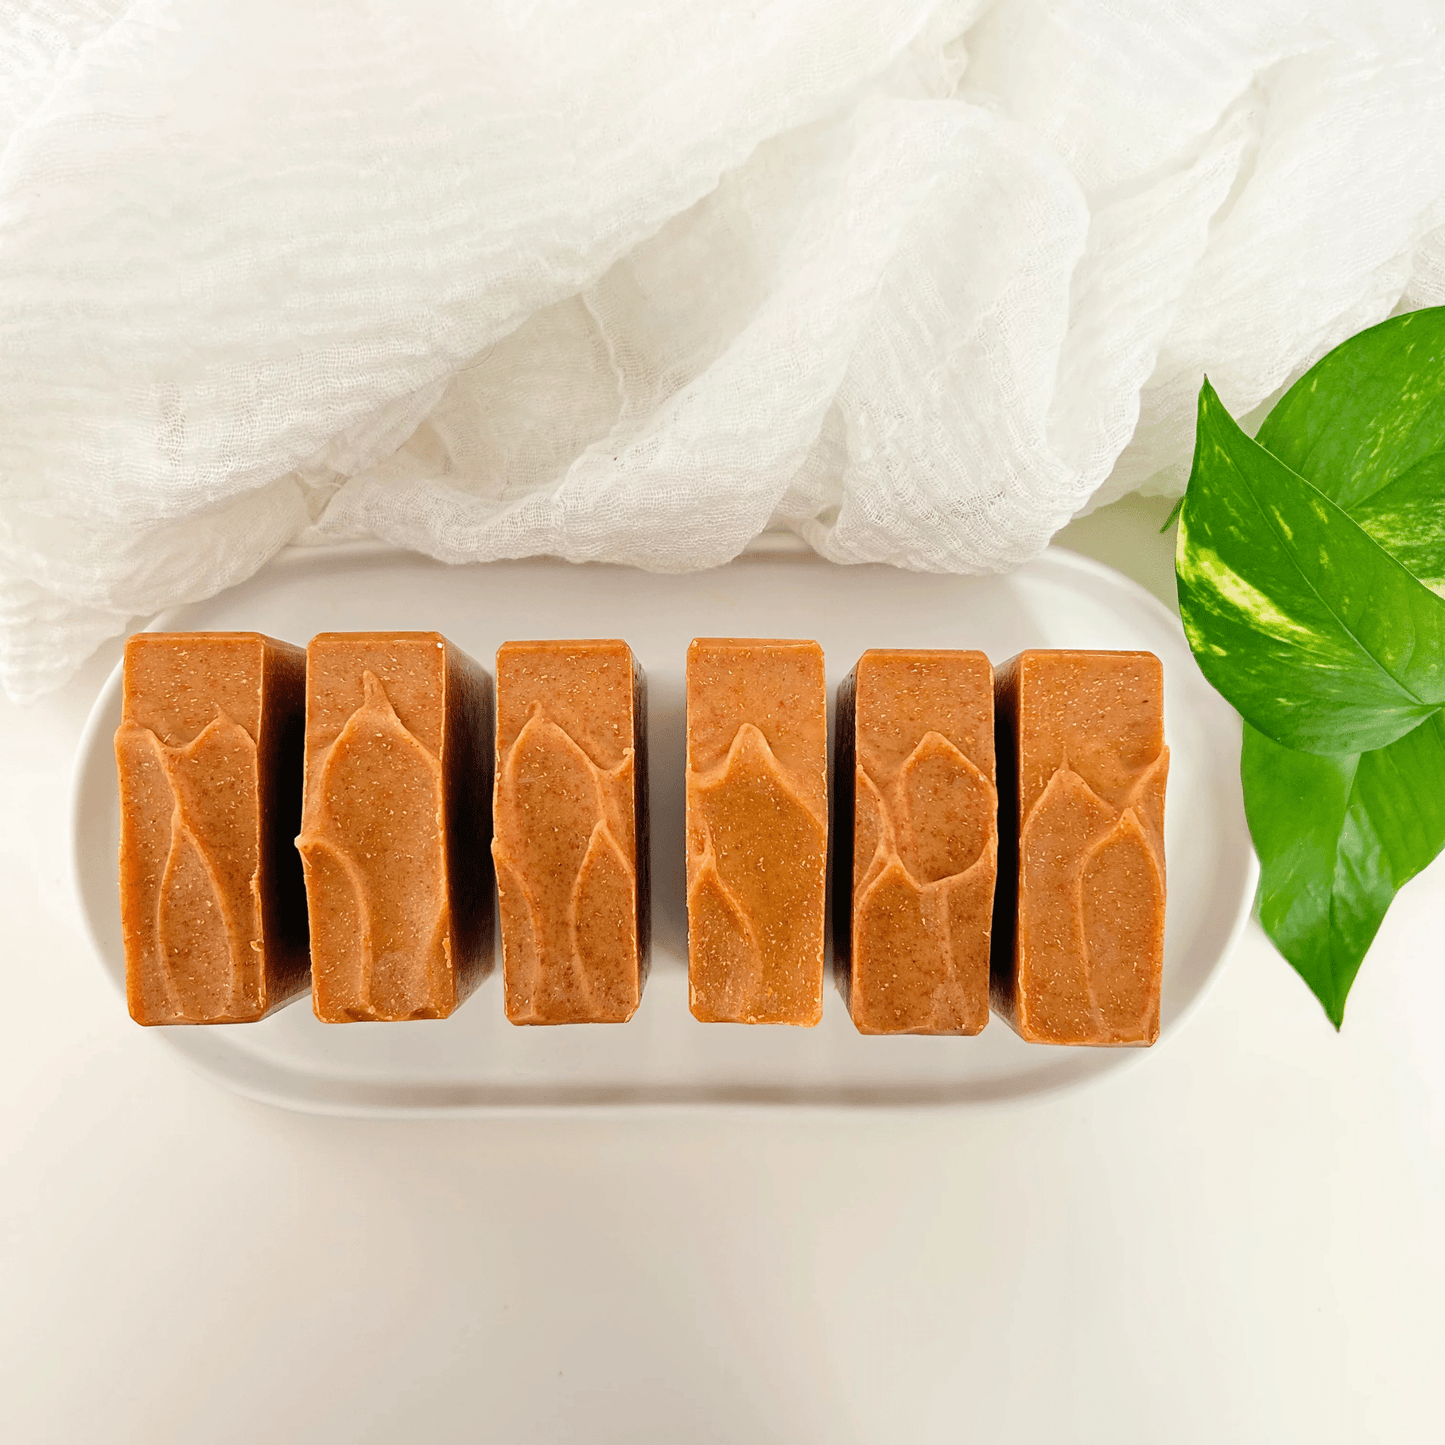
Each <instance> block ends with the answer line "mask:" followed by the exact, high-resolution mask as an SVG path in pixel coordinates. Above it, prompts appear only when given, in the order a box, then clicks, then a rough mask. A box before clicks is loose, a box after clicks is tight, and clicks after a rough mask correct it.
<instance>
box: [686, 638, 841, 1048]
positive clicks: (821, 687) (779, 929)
mask: <svg viewBox="0 0 1445 1445" xmlns="http://www.w3.org/2000/svg"><path fill="white" fill-rule="evenodd" d="M827 861H828V702H827V693H826V689H825V684H824V679H823V650H822V648H820V647H819V646H818V644H817V643H816V642H777V641H768V640H762V639H735V638H698V639H697V640H696V641H694V642H693V644H692V645H691V646H690V647H689V648H688V650H687V927H688V985H689V995H690V1002H691V1007H692V1012H693V1016H694V1017H695V1018H699V1019H702V1020H704V1021H705V1022H708V1023H745V1024H808V1025H811V1024H816V1023H817V1022H818V1020H819V1019H820V1018H821V1017H822V1013H823V924H824V910H825V907H826V902H825V897H826V872H827Z"/></svg>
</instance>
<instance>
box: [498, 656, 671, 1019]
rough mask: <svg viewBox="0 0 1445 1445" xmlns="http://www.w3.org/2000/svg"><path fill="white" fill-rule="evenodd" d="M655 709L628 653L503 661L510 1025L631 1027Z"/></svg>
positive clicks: (503, 890) (643, 941) (639, 977)
mask: <svg viewBox="0 0 1445 1445" xmlns="http://www.w3.org/2000/svg"><path fill="white" fill-rule="evenodd" d="M646 789H647V710H646V705H645V700H644V680H643V674H642V669H641V667H639V666H638V664H637V660H636V659H635V658H634V657H633V655H632V649H631V648H630V647H628V645H627V644H626V643H625V642H622V641H619V640H616V639H613V640H608V641H586V642H508V643H504V644H503V645H502V647H501V648H499V649H498V651H497V772H496V788H495V792H494V794H493V798H494V802H493V810H494V811H493V836H492V856H493V858H494V859H495V861H496V867H497V891H498V894H499V896H500V898H501V917H502V970H503V977H504V980H505V983H506V995H507V1017H508V1018H509V1019H511V1021H512V1022H513V1023H514V1024H572V1023H625V1022H626V1021H627V1020H628V1019H630V1018H631V1017H632V1015H633V1014H634V1013H636V1012H637V1006H638V1004H639V1003H640V1002H641V1001H642V986H643V983H644V982H645V980H646V977H647V963H648V927H649V920H650V913H649V901H648V891H647V872H648V870H647V793H646Z"/></svg>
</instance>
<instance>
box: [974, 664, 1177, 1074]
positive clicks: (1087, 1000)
mask: <svg viewBox="0 0 1445 1445" xmlns="http://www.w3.org/2000/svg"><path fill="white" fill-rule="evenodd" d="M996 697H997V714H996V728H997V745H998V755H999V764H998V766H999V820H1000V826H1001V829H1002V830H1003V834H1004V837H1003V841H1002V843H1001V846H1000V855H999V887H998V902H997V907H996V911H995V915H994V955H993V976H992V999H993V1006H994V1009H995V1010H996V1011H997V1012H998V1013H999V1014H1000V1015H1001V1016H1002V1017H1003V1018H1005V1019H1007V1020H1008V1022H1009V1023H1010V1024H1011V1025H1012V1026H1013V1028H1014V1029H1015V1030H1016V1031H1017V1032H1018V1034H1019V1035H1020V1036H1021V1037H1023V1038H1025V1039H1028V1040H1029V1041H1030V1042H1033V1043H1051V1044H1106V1045H1108V1044H1152V1043H1153V1042H1154V1040H1155V1039H1156V1038H1157V1037H1158V1036H1159V992H1160V983H1161V979H1162V971H1163V961H1164V785H1165V780H1166V778H1167V776H1168V772H1169V749H1168V748H1167V747H1166V746H1165V744H1164V672H1163V668H1162V667H1161V666H1160V663H1159V659H1158V658H1157V657H1155V656H1154V654H1153V653H1151V652H1021V653H1020V654H1019V655H1018V656H1017V657H1015V658H1013V659H1011V660H1010V661H1009V662H1007V663H1005V664H1004V666H1003V667H1001V668H1000V669H999V672H998V679H997V690H996Z"/></svg>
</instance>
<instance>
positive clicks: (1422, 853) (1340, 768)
mask: <svg viewBox="0 0 1445 1445" xmlns="http://www.w3.org/2000/svg"><path fill="white" fill-rule="evenodd" d="M1240 775H1241V778H1242V780H1243V783H1244V806H1245V813H1246V815H1247V817H1248V819H1249V831H1250V834H1251V836H1252V837H1253V839H1254V846H1255V851H1256V852H1257V853H1258V854H1259V863H1260V884H1259V919H1260V922H1261V923H1262V924H1263V925H1264V930H1265V932H1266V933H1268V934H1269V936H1270V938H1271V939H1272V940H1273V942H1274V945H1275V947H1276V948H1278V949H1279V951H1280V952H1281V953H1282V954H1284V956H1285V957H1286V958H1287V959H1288V960H1289V961H1290V963H1291V964H1292V965H1293V966H1294V968H1295V970H1296V971H1297V972H1298V973H1299V975H1300V977H1301V978H1303V979H1304V981H1305V982H1306V983H1307V984H1308V985H1309V986H1310V988H1311V990H1312V991H1313V992H1314V994H1315V997H1316V998H1318V999H1319V1001H1320V1003H1321V1004H1322V1005H1323V1006H1324V1010H1325V1013H1326V1014H1328V1015H1329V1018H1330V1020H1331V1022H1332V1023H1333V1024H1334V1025H1335V1027H1336V1028H1339V1026H1340V1024H1341V1022H1342V1021H1343V1019H1344V1016H1345V999H1346V997H1347V996H1348V994H1349V991H1350V986H1351V985H1352V984H1353V983H1354V981H1355V975H1356V974H1357V973H1358V972H1359V969H1360V964H1361V962H1362V961H1363V959H1364V957H1365V954H1366V952H1367V951H1368V949H1369V947H1370V944H1371V943H1372V942H1373V941H1374V937H1375V934H1376V932H1377V931H1378V929H1379V927H1380V923H1381V921H1382V920H1383V919H1384V917H1385V912H1386V910H1387V909H1388V908H1389V906H1390V904H1391V902H1392V901H1393V900H1394V897H1395V894H1396V893H1397V892H1398V891H1399V890H1400V889H1401V888H1402V887H1403V886H1404V885H1405V884H1406V883H1407V882H1409V880H1410V879H1411V878H1413V877H1414V876H1415V874H1416V873H1418V872H1419V871H1420V870H1421V869H1422V868H1424V867H1425V866H1426V865H1427V864H1428V863H1430V862H1431V860H1432V859H1434V857H1435V856H1436V854H1438V853H1439V852H1440V850H1441V848H1442V847H1445V716H1442V714H1440V713H1436V714H1435V715H1434V716H1433V717H1431V718H1429V719H1428V720H1427V721H1426V722H1424V723H1422V724H1421V725H1420V726H1419V727H1417V728H1416V729H1415V730H1414V731H1413V732H1409V733H1406V734H1405V736H1404V737H1402V738H1400V739H1399V740H1398V741H1396V742H1393V743H1391V744H1390V745H1389V746H1388V747H1385V748H1379V749H1377V750H1375V751H1373V752H1368V753H1350V754H1344V755H1341V756H1335V757H1326V756H1322V755H1320V754H1316V753H1300V752H1295V751H1293V750H1292V749H1290V748H1282V747H1280V745H1279V744H1278V743H1275V742H1271V741H1270V740H1269V739H1268V738H1267V737H1265V736H1264V734H1263V733H1260V732H1257V731H1256V730H1255V729H1254V728H1252V727H1250V726H1249V724H1248V723H1246V724H1245V727H1244V748H1243V753H1242V756H1241V759H1240Z"/></svg>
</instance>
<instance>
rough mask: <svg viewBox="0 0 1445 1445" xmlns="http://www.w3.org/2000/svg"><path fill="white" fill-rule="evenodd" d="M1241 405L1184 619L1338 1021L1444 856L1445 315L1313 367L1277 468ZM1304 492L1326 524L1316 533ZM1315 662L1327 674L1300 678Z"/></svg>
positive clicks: (1291, 406) (1191, 503)
mask: <svg viewBox="0 0 1445 1445" xmlns="http://www.w3.org/2000/svg"><path fill="white" fill-rule="evenodd" d="M1222 412H1223V408H1222V407H1221V406H1220V405H1219V403H1218V398H1217V397H1216V396H1214V394H1213V392H1212V390H1210V388H1209V386H1208V383H1206V384H1205V388H1204V391H1203V392H1202V393H1201V396H1200V436H1199V438H1198V439H1197V441H1196V450H1195V475H1194V476H1191V478H1190V488H1189V491H1188V492H1186V494H1185V496H1184V497H1183V498H1181V501H1180V507H1181V511H1182V513H1183V520H1182V521H1181V527H1180V537H1181V540H1180V546H1179V552H1178V573H1179V583H1180V605H1181V611H1182V612H1184V613H1185V622H1186V628H1187V629H1188V630H1189V635H1190V643H1191V645H1192V646H1194V648H1195V655H1196V657H1197V658H1198V659H1199V662H1200V665H1201V667H1202V668H1203V669H1204V671H1205V673H1206V675H1207V676H1209V677H1210V680H1211V681H1212V682H1214V683H1215V686H1217V687H1219V689H1220V691H1221V692H1223V693H1224V694H1225V696H1226V697H1228V698H1229V699H1230V701H1232V702H1234V703H1235V705H1236V707H1238V708H1239V710H1240V711H1241V712H1243V713H1244V714H1245V717H1246V723H1245V729H1244V746H1243V752H1242V757H1241V776H1242V780H1243V783H1244V797H1245V810H1246V813H1247V815H1248V818H1249V826H1250V832H1251V835H1252V836H1253V838H1254V844H1255V850H1256V852H1257V853H1258V854H1259V859H1260V890H1259V899H1258V907H1259V916H1260V921H1261V923H1262V924H1263V925H1264V928H1265V931H1266V932H1267V933H1268V934H1269V936H1270V938H1271V939H1272V940H1273V941H1274V943H1275V944H1276V946H1277V947H1278V948H1279V950H1280V952H1281V953H1283V954H1284V955H1285V957H1286V958H1287V959H1288V960H1289V961H1290V963H1291V964H1293V965H1294V967H1295V969H1296V970H1297V971H1298V972H1299V973H1300V975H1301V976H1302V977H1303V978H1304V980H1305V981H1306V983H1308V984H1309V986H1310V988H1311V989H1312V990H1313V991H1314V993H1315V995H1316V996H1317V997H1318V999H1319V1001H1320V1003H1321V1004H1322V1005H1323V1006H1324V1009H1325V1012H1326V1013H1327V1014H1328V1016H1329V1017H1330V1019H1331V1020H1332V1021H1333V1022H1334V1024H1335V1026H1336V1027H1337V1028H1338V1027H1339V1026H1340V1023H1341V1021H1342V1020H1343V1018H1344V1010H1345V1000H1346V998H1347V997H1348V994H1349V991H1350V987H1351V985H1352V984H1353V983H1354V980H1355V976H1356V974H1357V973H1358V971H1359V968H1360V964H1361V962H1362V960H1363V959H1364V957H1365V954H1366V952H1367V951H1368V949H1369V947H1370V944H1371V943H1372V942H1373V940H1374V937H1375V934H1376V932H1377V931H1378V929H1379V926H1380V923H1381V921H1382V919H1383V918H1384V916H1385V912H1386V910H1387V909H1388V908H1389V906H1390V903H1391V902H1392V900H1393V899H1394V897H1395V894H1396V893H1397V892H1398V890H1399V889H1400V888H1401V887H1402V886H1403V885H1404V884H1405V883H1406V882H1407V881H1408V880H1409V879H1410V878H1412V877H1414V875H1415V874H1416V873H1418V872H1419V871H1420V870H1421V869H1422V868H1424V867H1425V866H1426V865H1427V864H1428V863H1429V862H1431V860H1432V859H1434V858H1435V857H1436V856H1437V855H1438V854H1439V853H1440V851H1441V849H1442V848H1445V710H1441V709H1440V708H1439V707H1438V705H1432V704H1436V699H1437V693H1436V690H1435V686H1434V682H1433V677H1432V673H1431V668H1430V667H1429V665H1428V664H1427V666H1426V667H1425V668H1424V669H1422V670H1421V669H1416V668H1415V664H1416V663H1418V661H1419V660H1420V657H1421V656H1422V655H1426V656H1429V657H1433V658H1434V659H1435V661H1437V662H1438V661H1439V659H1440V657H1441V651H1440V641H1439V634H1438V630H1437V626H1436V622H1435V620H1434V619H1435V618H1436V617H1437V615H1438V614H1437V613H1436V611H1435V609H1434V608H1432V607H1431V606H1430V605H1429V604H1427V603H1425V602H1424V601H1423V600H1422V598H1421V595H1420V594H1421V592H1426V591H1428V589H1429V588H1434V589H1439V590H1440V591H1442V592H1445V308H1441V307H1436V308H1432V309H1430V310H1426V311H1417V312H1412V313H1410V314H1409V315H1406V316H1400V317H1395V318H1392V319H1391V320H1389V321H1386V322H1383V323H1381V324H1380V325H1379V326H1375V327H1372V328H1370V330H1368V331H1365V332H1362V333H1361V334H1360V335H1359V336H1356V337H1354V338H1352V339H1351V340H1349V341H1347V342H1345V343H1344V344H1343V345H1342V346H1339V347H1337V348H1336V349H1335V350H1334V351H1332V352H1331V353H1330V354H1329V355H1328V356H1326V357H1325V358H1324V359H1323V360H1322V361H1320V362H1319V363H1318V364H1317V365H1316V366H1315V367H1313V368H1312V369H1311V370H1310V371H1309V372H1308V373H1306V375H1305V376H1303V377H1302V378H1301V379H1300V380H1299V381H1298V382H1296V383H1295V385H1294V386H1293V387H1291V388H1290V390H1289V391H1288V392H1287V393H1286V394H1285V396H1284V397H1283V398H1282V399H1281V400H1280V402H1279V403H1278V404H1277V405H1276V406H1275V408H1274V409H1273V410H1272V411H1271V412H1270V414H1269V416H1268V418H1267V419H1266V420H1265V422H1264V425H1263V426H1262V427H1261V428H1260V431H1259V435H1258V437H1257V439H1256V442H1257V446H1258V452H1262V453H1264V455H1265V456H1266V457H1268V458H1269V460H1268V461H1263V460H1261V459H1260V457H1259V456H1258V454H1257V453H1256V452H1252V451H1250V449H1249V448H1247V447H1244V446H1243V445H1241V443H1240V441H1239V438H1238V437H1236V436H1233V435H1232V434H1231V433H1230V431H1229V425H1226V424H1225V422H1224V419H1223V417H1221V415H1220V413H1222ZM1225 415H1226V416H1227V413H1226V414H1225ZM1230 425H1232V423H1230ZM1236 430H1237V428H1236ZM1201 449H1203V450H1201ZM1201 459H1202V461H1203V466H1202V467H1201ZM1196 481H1197V482H1198V485H1197V486H1196ZM1302 485H1303V487H1306V488H1309V489H1310V490H1308V491H1306V490H1302V489H1301V486H1302ZM1311 491H1312V492H1313V493H1314V494H1315V496H1316V497H1318V498H1319V499H1320V501H1318V502H1312V501H1311ZM1302 503H1303V506H1304V508H1305V509H1306V510H1308V511H1312V513H1313V516H1314V518H1315V522H1316V525H1313V526H1311V527H1308V528H1306V529H1303V530H1302V529H1300V528H1298V527H1296V526H1295V525H1294V519H1295V517H1296V514H1297V512H1298V511H1299V508H1300V506H1301V504H1302ZM1251 506H1252V507H1253V508H1254V510H1253V511H1251V510H1250V508H1251ZM1191 522H1192V523H1193V531H1192V532H1191V531H1190V526H1191ZM1347 524H1348V525H1347ZM1251 525H1254V526H1256V528H1257V537H1256V542H1257V545H1256V546H1254V547H1251V546H1250V545H1249V538H1248V536H1247V534H1248V532H1249V530H1250V527H1251ZM1355 528H1357V529H1358V531H1356V530H1354V529H1355ZM1361 533H1362V534H1364V536H1365V537H1367V538H1368V539H1369V540H1370V541H1371V542H1373V543H1374V544H1375V546H1376V548H1377V549H1378V551H1379V553H1381V554H1383V555H1384V556H1385V557H1386V558H1388V559H1389V561H1390V562H1391V563H1393V564H1395V568H1397V569H1398V571H1391V569H1390V568H1388V567H1385V566H1384V565H1383V564H1382V563H1381V561H1380V560H1379V557H1374V558H1373V559H1372V556H1371V553H1370V549H1369V548H1368V547H1365V546H1363V545H1362V544H1361V539H1360V534H1361ZM1220 538H1222V539H1223V545H1222V546H1219V545H1216V540H1217V539H1220ZM1286 559H1287V561H1288V562H1289V564H1290V565H1292V566H1293V567H1294V569H1295V571H1296V572H1297V574H1298V577H1297V578H1292V577H1291V576H1290V572H1289V568H1288V567H1287V566H1284V565H1283V562H1284V561H1285V560H1286ZM1351 568H1353V569H1354V570H1353V571H1351V570H1350V569H1351ZM1399 572H1404V573H1407V574H1409V576H1410V579H1411V581H1413V582H1414V583H1416V584H1417V585H1418V588H1419V590H1415V589H1412V588H1411V587H1409V586H1407V585H1404V584H1403V583H1402V582H1401V580H1400V577H1399ZM1281 576H1283V578H1284V580H1285V585H1284V586H1283V588H1281V587H1280V586H1279V585H1278V582H1279V578H1280V577H1281ZM1301 596H1303V598H1304V605H1303V606H1300V605H1298V599H1299V598H1300V597H1301ZM1311 598H1313V599H1314V601H1311ZM1282 599H1283V604H1282ZM1315 602H1318V604H1320V606H1321V607H1322V608H1323V610H1324V613H1326V614H1328V616H1327V617H1326V618H1324V619H1323V625H1322V626H1321V627H1320V628H1319V629H1318V630H1319V633H1320V636H1319V637H1318V638H1313V639H1307V638H1305V637H1304V636H1302V635H1301V634H1300V633H1298V632H1297V631H1295V628H1297V627H1298V626H1300V625H1303V626H1304V627H1305V628H1306V629H1307V630H1311V631H1313V630H1315V628H1316V624H1317V623H1318V622H1320V621H1321V613H1320V612H1319V610H1318V609H1316V608H1315V605H1314V604H1315ZM1250 632H1253V634H1254V636H1253V638H1250V637H1249V636H1247V634H1248V633H1250ZM1341 632H1343V633H1345V634H1348V638H1349V639H1350V641H1346V640H1345V639H1344V638H1342V637H1341V636H1340V633H1341ZM1392 634H1393V636H1392ZM1292 637H1293V638H1294V639H1295V640H1296V641H1297V643H1298V646H1297V647H1295V648H1294V649H1293V651H1294V653H1295V656H1294V658H1293V660H1292V659H1291V656H1290V654H1291V646H1290V641H1291V638H1292ZM1351 642H1352V643H1353V644H1354V652H1353V653H1352V651H1351ZM1366 657H1368V658H1369V659H1371V660H1372V661H1373V662H1375V663H1376V664H1378V666H1379V670H1380V672H1381V674H1383V675H1385V676H1388V678H1389V679H1390V682H1389V683H1386V682H1385V681H1384V680H1383V677H1375V678H1372V677H1371V676H1370V675H1369V669H1368V666H1366V664H1365V658H1366ZM1317 664H1322V665H1323V668H1324V672H1323V675H1321V676H1319V677H1310V676H1308V675H1302V673H1301V670H1300V669H1301V667H1303V668H1304V669H1305V670H1306V673H1307V672H1308V671H1309V670H1312V669H1313V668H1315V667H1316V665H1317ZM1271 678H1273V680H1274V691H1275V692H1276V693H1277V694H1279V696H1278V697H1277V698H1276V699H1275V700H1274V701H1273V702H1271V701H1270V699H1269V696H1268V694H1269V691H1270V688H1269V682H1270V679H1271ZM1390 684H1394V685H1396V686H1398V687H1399V688H1400V690H1401V692H1403V693H1405V694H1407V695H1408V697H1409V698H1410V699H1413V704H1412V703H1411V702H1409V701H1405V700H1403V699H1402V698H1400V697H1399V696H1398V695H1396V694H1395V692H1394V691H1393V689H1392V686H1391V685H1390ZM1372 709H1374V710H1375V711H1376V716H1375V718H1374V720H1373V722H1371V719H1370V717H1369V716H1368V715H1369V713H1370V712H1371V710H1372ZM1251 723H1255V724H1257V726H1251V725H1250V724H1251ZM1284 744H1289V746H1285V745H1284Z"/></svg>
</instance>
